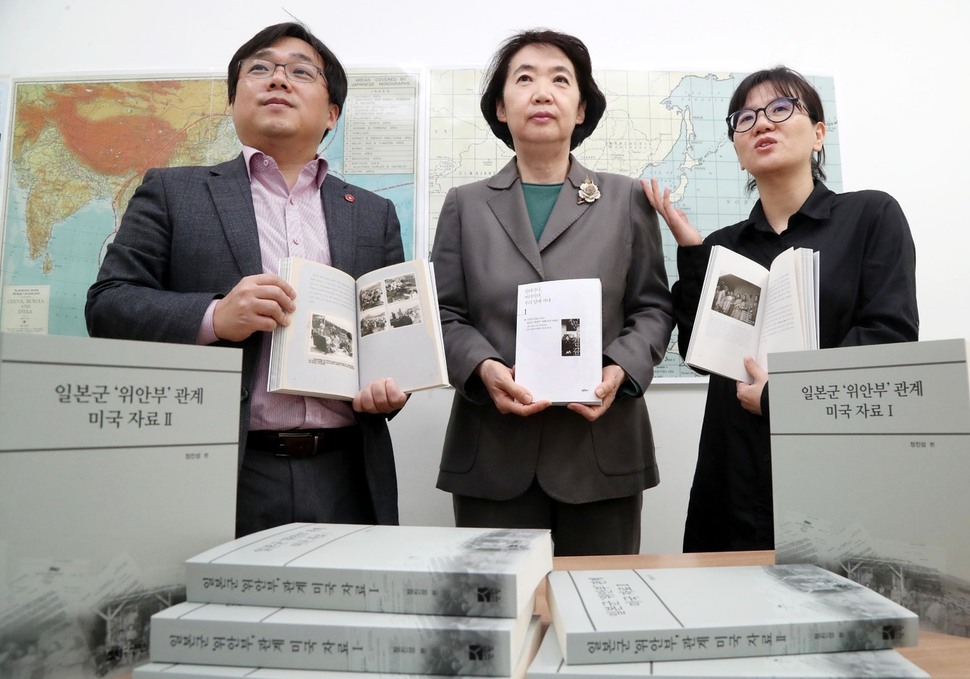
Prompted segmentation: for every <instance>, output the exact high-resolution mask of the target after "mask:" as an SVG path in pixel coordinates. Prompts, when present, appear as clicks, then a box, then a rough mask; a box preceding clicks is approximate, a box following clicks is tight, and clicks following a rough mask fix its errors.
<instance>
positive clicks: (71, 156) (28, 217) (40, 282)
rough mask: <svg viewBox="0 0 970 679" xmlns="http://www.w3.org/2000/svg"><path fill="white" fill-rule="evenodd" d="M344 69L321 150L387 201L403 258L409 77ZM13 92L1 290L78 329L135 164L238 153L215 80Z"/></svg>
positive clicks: (59, 324)
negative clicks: (34, 300) (344, 94)
mask: <svg viewBox="0 0 970 679" xmlns="http://www.w3.org/2000/svg"><path fill="white" fill-rule="evenodd" d="M348 76H349V79H350V92H349V94H348V99H347V102H346V104H345V110H346V111H350V110H353V115H354V116H355V120H354V122H353V125H352V126H348V125H347V124H346V119H345V118H341V119H340V121H339V123H338V127H337V129H336V130H335V131H334V132H333V133H331V134H329V135H327V138H326V139H325V140H324V143H323V145H322V146H321V148H320V152H321V154H322V155H323V156H324V157H325V158H327V160H328V161H329V163H330V169H331V172H333V173H334V174H335V175H338V176H342V177H345V178H346V179H347V180H348V181H350V182H352V183H355V184H359V185H361V186H364V187H365V188H369V189H371V190H373V191H377V192H379V193H382V195H385V196H386V197H388V198H390V199H391V200H392V201H394V203H395V205H396V207H397V211H398V216H399V217H400V220H401V226H402V236H403V237H404V240H405V244H406V245H405V248H406V250H407V255H408V256H410V254H411V251H412V250H413V245H412V244H413V231H414V165H415V160H414V159H415V152H416V133H415V130H416V102H417V86H418V82H417V77H416V76H414V75H411V74H403V73H397V72H387V73H385V72H380V73H377V72H370V71H366V72H363V71H362V72H359V73H356V72H351V73H349V74H348ZM12 98H13V105H14V109H13V135H12V140H11V146H10V168H9V169H10V172H9V173H7V175H6V181H7V201H6V210H5V215H4V217H5V228H4V231H3V233H4V243H3V260H2V277H3V286H4V290H5V294H4V299H5V300H9V299H11V298H12V296H11V295H9V294H6V292H7V291H9V290H10V289H11V288H17V289H18V292H22V290H20V289H22V288H32V287H36V288H38V289H42V290H45V291H49V311H48V317H47V319H46V320H47V327H46V331H47V332H50V333H51V334H65V335H86V334H87V333H86V330H85V326H84V318H83V309H84V299H85V296H86V293H87V288H88V287H89V286H90V284H91V283H92V282H93V281H94V278H95V276H96V275H97V271H98V267H99V265H100V262H101V258H102V256H103V253H104V248H105V247H106V246H107V244H108V243H110V242H111V240H112V239H113V237H114V233H115V231H116V230H117V228H118V225H119V224H120V221H121V216H122V215H123V214H124V210H125V207H126V206H127V204H128V200H129V199H130V198H131V195H132V194H133V193H134V191H135V189H136V188H137V187H138V185H139V184H140V183H141V179H142V176H143V175H144V173H145V172H146V171H147V170H148V169H149V168H152V167H164V166H175V165H211V164H215V163H219V162H223V161H225V160H229V159H231V158H233V157H234V156H235V155H237V154H238V153H239V152H240V150H241V147H240V144H239V141H238V139H237V138H236V135H235V131H234V129H233V125H232V120H231V118H230V117H229V106H228V103H227V101H226V86H225V80H224V79H216V78H211V77H207V78H194V79H193V78H189V79H179V80H127V81H110V82H108V81H102V82H33V83H31V82H20V83H17V84H16V87H15V91H14V92H13V94H12ZM375 120H376V121H378V122H379V123H380V125H375V124H372V122H373V121H375ZM345 151H346V152H347V154H348V155H349V156H350V157H349V159H348V161H347V162H346V163H345V159H344V156H345ZM347 166H350V167H347ZM4 318H5V321H6V319H7V315H6V314H5V317H4ZM5 325H9V323H5ZM4 329H8V328H6V327H5V328H4ZM14 329H15V328H14Z"/></svg>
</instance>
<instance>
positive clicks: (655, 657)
mask: <svg viewBox="0 0 970 679" xmlns="http://www.w3.org/2000/svg"><path fill="white" fill-rule="evenodd" d="M918 635H919V623H918V620H917V619H916V618H912V617H908V618H874V619H871V620H866V621H857V620H852V621H833V622H826V623H814V624H805V625H800V624H783V623H782V624H775V625H758V626H749V627H730V626H724V627H717V628H706V629H697V630H670V631H650V632H642V631H616V632H577V633H573V634H570V633H567V634H566V635H565V637H566V650H565V653H564V657H565V659H566V662H567V663H568V664H570V665H587V664H597V663H620V662H646V661H662V660H701V659H705V658H740V657H752V656H767V655H792V654H803V653H834V652H839V651H874V650H882V649H889V648H896V647H899V646H906V645H914V644H915V643H916V639H917V638H918Z"/></svg>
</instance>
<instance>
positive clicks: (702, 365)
mask: <svg viewBox="0 0 970 679" xmlns="http://www.w3.org/2000/svg"><path fill="white" fill-rule="evenodd" d="M808 349H818V253H815V252H812V250H810V249H807V248H798V249H794V248H789V249H788V250H786V251H785V252H783V253H781V254H780V255H778V256H777V257H776V258H775V260H774V261H773V262H772V263H771V269H770V270H769V269H765V268H764V267H763V266H761V265H760V264H757V263H755V262H753V261H751V260H750V259H748V258H747V257H744V256H743V255H739V254H738V253H736V252H733V251H732V250H728V249H727V248H725V247H722V246H720V245H715V246H714V247H713V248H711V259H710V262H709V263H708V265H707V274H706V275H705V276H704V287H703V289H702V290H701V298H700V302H699V303H698V305H697V316H696V317H695V319H694V331H693V333H692V335H691V338H690V346H689V347H688V349H687V356H686V358H685V362H686V363H687V365H689V366H691V367H692V368H697V369H699V370H704V371H706V372H712V373H716V374H718V375H723V376H724V377H730V378H731V379H734V380H741V381H743V382H748V383H751V381H752V379H751V376H750V375H748V372H747V371H746V370H745V369H744V357H745V356H754V357H755V359H756V360H757V361H758V364H759V365H760V366H761V367H762V368H766V367H767V365H768V364H767V356H768V354H769V353H771V352H776V351H803V350H808Z"/></svg>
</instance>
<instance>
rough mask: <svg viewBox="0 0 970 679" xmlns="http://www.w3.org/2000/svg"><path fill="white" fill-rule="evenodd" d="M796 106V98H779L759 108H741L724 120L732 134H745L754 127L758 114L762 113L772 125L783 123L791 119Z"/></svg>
mask: <svg viewBox="0 0 970 679" xmlns="http://www.w3.org/2000/svg"><path fill="white" fill-rule="evenodd" d="M797 106H798V97H779V98H778V99H775V100H774V101H770V102H768V105H767V106H763V107H761V108H742V109H739V110H737V111H735V112H734V113H732V114H731V115H729V116H728V117H727V118H725V120H726V121H727V124H728V127H730V128H731V131H732V132H747V131H748V130H750V129H751V128H752V127H754V124H755V122H757V120H758V114H759V113H761V112H764V114H765V118H767V119H768V120H769V121H771V122H773V123H783V122H785V121H786V120H788V119H789V118H791V117H792V114H794V113H795V108H796V107H797Z"/></svg>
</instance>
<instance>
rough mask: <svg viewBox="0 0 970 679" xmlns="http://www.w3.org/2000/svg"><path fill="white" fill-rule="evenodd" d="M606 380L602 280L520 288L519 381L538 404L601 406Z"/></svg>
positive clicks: (571, 280)
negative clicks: (601, 389) (600, 395)
mask: <svg viewBox="0 0 970 679" xmlns="http://www.w3.org/2000/svg"><path fill="white" fill-rule="evenodd" d="M602 379H603V291H602V285H601V283H600V280H599V279H598V278H580V279H568V280H561V281H543V282H541V283H529V284H525V285H520V286H519V294H518V307H517V316H516V325H515V381H516V382H517V383H518V384H521V385H522V386H524V387H525V388H526V389H528V390H529V391H530V393H531V394H532V397H533V399H534V400H536V401H552V403H553V404H556V405H564V404H566V403H590V404H598V403H600V402H601V401H600V399H599V398H597V397H596V395H595V394H594V393H593V391H594V390H595V389H596V386H597V385H598V384H599V383H600V382H601V381H602Z"/></svg>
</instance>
